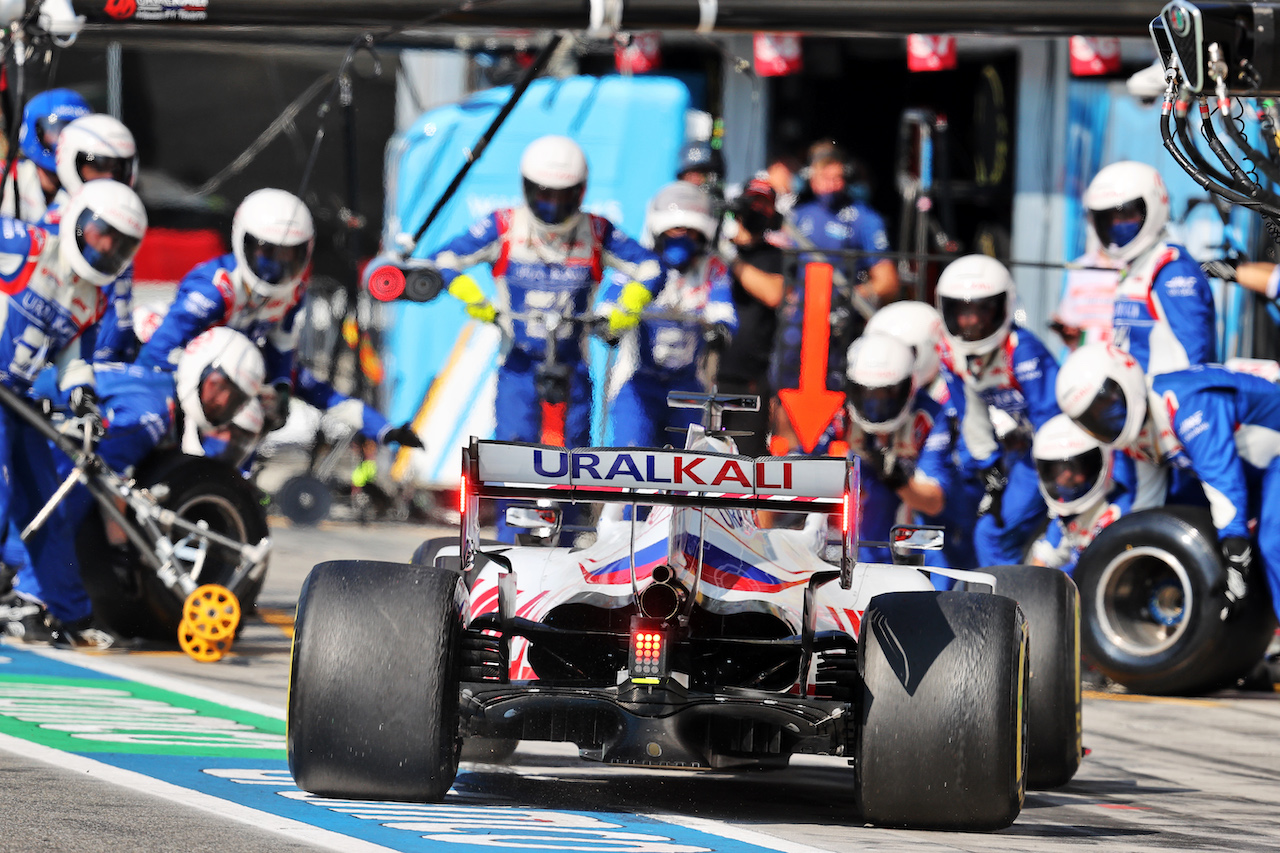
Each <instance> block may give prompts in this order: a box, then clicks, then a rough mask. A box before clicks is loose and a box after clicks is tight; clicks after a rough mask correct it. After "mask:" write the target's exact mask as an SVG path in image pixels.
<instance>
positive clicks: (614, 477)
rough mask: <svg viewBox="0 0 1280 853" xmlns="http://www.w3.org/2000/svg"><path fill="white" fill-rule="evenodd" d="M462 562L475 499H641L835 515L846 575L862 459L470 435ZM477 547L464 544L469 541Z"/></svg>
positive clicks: (474, 521) (474, 526)
mask: <svg viewBox="0 0 1280 853" xmlns="http://www.w3.org/2000/svg"><path fill="white" fill-rule="evenodd" d="M462 472H463V474H462V507H461V508H462V514H463V523H462V538H463V544H462V549H463V566H464V568H465V569H467V570H470V563H471V560H472V558H473V554H472V553H471V550H472V548H474V543H475V542H476V541H477V537H478V523H479V522H478V517H479V513H478V511H477V510H478V502H479V498H514V499H519V500H555V501H571V502H607V503H638V504H655V505H668V506H686V507H703V508H720V509H767V510H774V511H778V512H823V513H831V512H837V511H838V512H839V513H840V518H841V530H842V533H843V539H844V548H843V551H844V559H843V560H842V562H841V578H842V581H843V580H845V579H846V578H851V577H852V571H853V560H854V558H855V557H856V554H857V547H856V543H857V541H858V523H857V522H858V519H857V512H858V506H859V500H858V496H859V485H860V484H859V476H860V473H861V469H860V466H859V465H858V461H857V459H856V458H855V460H854V461H853V463H850V462H849V461H847V460H845V459H840V458H831V457H799V456H796V457H792V456H762V457H760V458H758V459H757V458H752V457H750V456H738V455H734V454H730V453H714V452H709V451H690V450H656V449H649V448H637V447H589V448H580V449H576V450H566V449H565V448H563V447H551V446H548V445H542V444H524V443H520V442H506V441H480V440H478V439H474V438H473V439H472V440H471V445H470V446H469V447H465V448H463V451H462ZM468 539H470V542H471V543H473V544H471V545H470V546H469V545H468V543H467V540H468Z"/></svg>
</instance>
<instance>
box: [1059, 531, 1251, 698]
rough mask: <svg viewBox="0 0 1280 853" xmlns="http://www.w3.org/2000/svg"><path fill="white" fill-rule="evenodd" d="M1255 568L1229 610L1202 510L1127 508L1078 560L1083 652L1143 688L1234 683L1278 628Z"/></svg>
mask: <svg viewBox="0 0 1280 853" xmlns="http://www.w3.org/2000/svg"><path fill="white" fill-rule="evenodd" d="M1261 575H1262V573H1261V571H1260V566H1259V565H1258V563H1257V562H1256V561H1255V563H1254V570H1253V576H1252V577H1250V578H1248V579H1247V580H1248V587H1249V595H1248V596H1247V597H1246V598H1245V599H1244V600H1243V601H1242V602H1241V603H1240V604H1239V605H1238V606H1236V607H1235V608H1234V609H1232V610H1230V611H1229V612H1228V611H1227V610H1226V608H1227V605H1228V601H1227V598H1226V596H1225V594H1224V593H1225V590H1226V573H1225V569H1224V568H1223V565H1222V557H1221V554H1220V549H1219V545H1218V533H1217V529H1216V528H1215V527H1214V525H1213V519H1212V518H1211V517H1210V515H1209V511H1208V510H1205V509H1201V508H1198V507H1162V508H1160V509H1150V510H1143V511H1140V512H1135V513H1131V514H1129V515H1126V516H1124V517H1122V518H1120V519H1118V520H1117V521H1115V522H1114V523H1112V524H1111V525H1110V526H1109V527H1107V528H1106V529H1105V530H1103V531H1102V532H1101V533H1099V534H1098V536H1097V538H1096V539H1094V540H1093V542H1092V543H1091V544H1090V545H1089V547H1088V548H1086V549H1085V550H1084V552H1083V553H1082V554H1081V555H1080V561H1079V563H1078V565H1077V566H1076V570H1075V573H1074V576H1075V581H1076V585H1077V586H1078V587H1079V588H1080V601H1081V608H1082V612H1081V626H1080V629H1081V645H1082V647H1083V650H1084V653H1085V656H1086V657H1087V658H1088V659H1089V660H1091V661H1092V662H1093V663H1094V664H1095V665H1096V666H1097V667H1098V669H1100V670H1101V671H1102V672H1103V673H1104V674H1105V675H1106V676H1107V677H1108V678H1111V679H1112V680H1114V681H1117V682H1119V683H1120V684H1123V685H1124V686H1126V687H1128V688H1130V689H1131V690H1133V691H1135V692H1140V693H1152V694H1161V695H1167V694H1195V693H1205V692H1208V691H1211V690H1215V689H1218V688H1220V687H1223V686H1226V685H1228V684H1231V683H1232V682H1234V681H1235V680H1236V679H1238V678H1240V677H1242V676H1244V675H1246V674H1247V673H1248V672H1249V671H1250V670H1251V669H1252V668H1253V667H1254V666H1256V665H1257V663H1258V662H1259V661H1260V660H1261V659H1262V655H1263V651H1264V650H1265V649H1266V647H1267V643H1268V642H1269V641H1270V639H1271V635H1272V632H1273V631H1274V629H1275V617H1274V615H1273V611H1272V608H1271V601H1270V598H1269V595H1268V593H1267V586H1266V581H1265V580H1264V579H1263V578H1262V576H1261ZM1224 613H1226V614H1227V615H1226V617H1225V618H1224Z"/></svg>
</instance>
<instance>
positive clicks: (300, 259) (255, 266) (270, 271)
mask: <svg viewBox="0 0 1280 853" xmlns="http://www.w3.org/2000/svg"><path fill="white" fill-rule="evenodd" d="M244 257H245V260H246V261H247V262H248V264H249V271H250V272H251V273H253V274H254V275H255V276H257V277H258V278H259V279H261V280H262V281H265V282H266V283H267V284H281V283H282V282H288V281H293V280H295V279H297V278H298V277H300V276H301V275H302V271H303V270H305V269H306V268H307V264H308V263H309V262H310V260H311V244H310V243H296V244H294V245H292V246H280V245H277V244H276V243H268V242H266V241H264V240H259V239H258V238H257V237H254V236H253V235H252V234H246V235H244Z"/></svg>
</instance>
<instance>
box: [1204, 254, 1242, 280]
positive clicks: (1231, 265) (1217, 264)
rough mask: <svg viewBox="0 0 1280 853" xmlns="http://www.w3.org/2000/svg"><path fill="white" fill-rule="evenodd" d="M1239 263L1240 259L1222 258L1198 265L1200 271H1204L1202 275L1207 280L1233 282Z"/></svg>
mask: <svg viewBox="0 0 1280 853" xmlns="http://www.w3.org/2000/svg"><path fill="white" fill-rule="evenodd" d="M1240 261H1241V259H1240V258H1222V259H1220V260H1216V261H1206V262H1205V263H1203V264H1201V265H1200V269H1202V270H1204V274H1205V275H1207V276H1209V278H1220V279H1222V280H1223V281H1235V280H1236V267H1238V266H1239V265H1240Z"/></svg>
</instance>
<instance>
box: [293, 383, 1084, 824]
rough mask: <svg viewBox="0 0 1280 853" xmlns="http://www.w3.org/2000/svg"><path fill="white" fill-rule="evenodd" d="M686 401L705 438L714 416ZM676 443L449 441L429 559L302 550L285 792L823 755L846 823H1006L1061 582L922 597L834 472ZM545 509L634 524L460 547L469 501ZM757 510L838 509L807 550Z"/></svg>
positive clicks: (917, 577)
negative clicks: (620, 514)
mask: <svg viewBox="0 0 1280 853" xmlns="http://www.w3.org/2000/svg"><path fill="white" fill-rule="evenodd" d="M685 396H686V397H694V395H685ZM693 402H695V403H700V404H703V405H705V406H706V407H707V409H708V411H709V412H712V415H713V416H709V417H708V418H706V419H705V420H704V423H707V424H708V426H712V427H718V413H719V410H720V409H721V408H722V407H724V406H726V405H728V406H731V407H732V405H733V402H732V401H729V400H727V399H726V398H723V397H712V396H708V395H702V396H701V397H699V398H695V399H694V400H693ZM686 447H687V449H686V450H672V449H664V450H647V449H636V448H629V449H619V448H612V449H609V448H588V449H577V450H571V451H570V450H565V449H563V448H557V447H550V446H543V445H530V444H517V443H504V442H494V441H476V440H474V439H473V440H472V442H471V445H470V447H468V448H467V449H465V450H464V452H463V462H464V465H463V471H464V476H463V497H462V529H461V535H460V537H459V539H458V540H455V542H456V545H452V546H451V547H449V548H445V549H442V548H439V547H436V546H434V545H432V543H430V542H428V543H427V545H428V546H430V547H424V548H423V549H419V558H420V559H428V560H429V561H430V564H429V565H399V564H392V563H375V562H368V561H359V560H347V561H333V562H327V563H321V564H320V565H318V566H316V567H315V569H314V570H313V571H312V572H311V574H310V576H309V577H308V578H307V581H306V583H305V585H304V587H303V590H302V594H301V597H300V598H299V601H298V615H297V623H296V636H295V641H294V649H293V661H292V669H291V676H290V690H289V718H288V751H289V766H290V769H291V770H292V772H293V775H294V778H295V779H296V781H297V783H298V785H299V786H300V787H301V788H303V789H304V790H307V791H310V792H312V793H315V794H318V795H322V796H331V797H349V798H361V799H391V800H406V801H419V802H430V801H439V800H440V799H441V798H442V797H444V795H445V793H446V792H447V791H448V790H449V788H450V786H451V785H452V783H453V780H454V777H455V774H456V773H457V769H458V762H459V756H460V755H462V756H464V757H465V755H466V754H467V747H468V746H470V745H472V744H475V743H482V744H488V745H494V744H498V745H501V744H514V743H515V742H516V741H518V740H544V741H559V742H570V743H574V744H576V745H577V746H578V748H579V750H580V754H581V755H582V757H583V758H586V759H593V760H597V761H602V762H606V763H612V764H625V765H632V766H637V765H641V766H650V767H681V768H704V769H713V770H714V769H740V768H779V767H783V766H785V765H786V764H787V762H788V760H789V758H790V756H791V755H793V754H797V753H806V754H825V755H832V756H843V757H846V758H849V759H852V760H851V762H850V763H851V764H852V765H853V767H854V773H853V774H851V775H852V778H851V784H852V785H854V786H855V787H856V789H857V793H858V802H859V804H860V809H861V815H860V818H861V821H865V822H870V823H875V824H879V825H884V826H907V827H921V828H944V829H996V828H1000V827H1004V826H1008V825H1009V824H1011V823H1012V822H1013V821H1014V820H1015V819H1016V818H1017V816H1018V814H1019V812H1020V810H1021V808H1022V803H1023V798H1024V793H1025V790H1026V787H1027V786H1028V784H1030V785H1031V786H1033V787H1034V786H1040V787H1050V786H1056V785H1060V784H1063V783H1065V782H1066V781H1068V780H1069V779H1070V778H1071V777H1072V775H1073V774H1074V773H1075V771H1076V769H1077V767H1078V766H1079V762H1080V756H1081V745H1080V680H1079V662H1080V650H1079V630H1078V624H1079V623H1078V620H1079V615H1078V614H1079V603H1078V596H1077V593H1076V590H1075V587H1074V585H1073V584H1072V582H1071V580H1070V578H1068V577H1067V576H1066V575H1065V574H1063V573H1062V572H1060V571H1057V570H1055V569H1043V568H1039V567H1032V566H1006V567H997V568H993V569H990V570H987V571H984V572H966V571H959V570H950V569H945V570H936V573H938V574H942V575H945V576H948V577H951V578H954V579H957V580H960V581H963V582H964V586H965V587H966V589H965V590H963V591H961V590H956V591H946V592H940V591H936V590H935V589H934V586H933V584H932V583H931V582H930V579H929V577H928V576H926V575H925V574H924V573H923V571H922V570H920V569H917V568H916V567H914V566H911V565H888V564H868V563H859V562H857V561H856V554H857V546H858V544H859V540H858V536H857V532H858V525H857V521H858V519H857V507H858V506H859V500H858V499H859V469H858V466H857V462H856V461H854V462H849V461H846V460H844V459H833V458H802V457H764V458H760V459H751V458H748V457H744V456H739V455H736V454H734V453H733V446H732V444H731V442H730V441H728V440H726V439H725V438H724V437H723V433H722V432H721V431H719V430H718V429H715V428H713V429H710V430H708V429H705V428H702V427H698V426H695V427H692V428H690V430H689V435H688V438H687V441H686ZM548 498H550V499H554V500H557V501H561V502H576V503H582V502H603V503H605V504H625V505H627V506H629V507H630V509H631V512H632V513H633V516H632V519H631V520H625V521H622V522H621V523H616V524H613V525H610V526H608V527H607V528H602V529H601V532H600V535H599V538H598V539H597V541H596V542H595V544H593V545H591V546H589V547H586V548H582V549H576V550H575V549H571V548H559V547H556V548H553V547H510V546H504V545H482V544H480V540H479V529H478V522H477V519H478V516H479V512H478V507H479V500H480V499H507V500H525V501H530V500H536V499H548ZM642 507H649V508H650V509H649V512H648V515H647V517H645V518H643V520H636V518H635V516H637V515H640V514H641V513H640V512H637V508H642ZM756 510H775V511H782V512H797V511H800V512H808V513H822V514H824V515H825V514H833V515H836V516H838V517H839V519H840V532H841V536H840V543H839V545H838V546H830V547H831V550H832V551H834V552H836V553H838V554H839V558H838V560H839V562H838V565H835V564H832V563H828V562H825V561H824V560H823V558H822V557H823V555H825V554H826V553H827V549H828V547H829V546H828V545H827V543H826V542H825V535H818V536H815V535H814V534H813V533H812V532H809V531H804V530H788V529H764V528H762V527H761V526H760V525H759V524H758V523H757V516H756V512H755V511H756ZM538 511H539V512H542V513H543V523H546V524H553V523H554V513H547V512H546V511H545V510H538ZM520 512H527V510H523V509H521V508H519V507H516V508H514V509H513V514H512V516H511V517H512V518H515V517H517V516H518V515H519V513H520ZM810 527H811V529H812V527H813V526H812V525H811V526H810ZM893 539H894V540H895V548H894V553H895V554H902V555H903V559H904V560H910V561H912V562H918V560H915V559H914V558H915V557H918V556H919V555H918V554H917V553H916V552H915V551H913V550H912V549H913V548H914V549H919V548H930V549H932V548H938V547H940V546H941V533H940V531H938V530H936V529H933V528H924V527H900V528H895V530H894V534H893ZM864 544H865V543H864ZM930 571H935V570H933V569H930ZM979 587H981V588H982V589H983V590H984V591H970V590H975V589H977V588H979ZM986 589H993V590H994V591H995V593H999V594H993V593H992V592H988V591H985V590H986ZM499 751H501V750H499Z"/></svg>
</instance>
